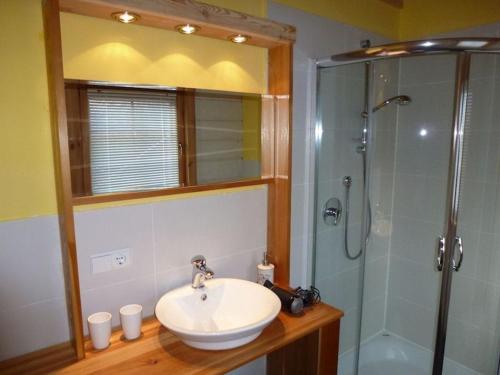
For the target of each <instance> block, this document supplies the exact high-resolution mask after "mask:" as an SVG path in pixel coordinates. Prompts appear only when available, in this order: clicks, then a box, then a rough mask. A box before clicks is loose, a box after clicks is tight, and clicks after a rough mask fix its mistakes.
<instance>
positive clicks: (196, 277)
mask: <svg viewBox="0 0 500 375" xmlns="http://www.w3.org/2000/svg"><path fill="white" fill-rule="evenodd" d="M191 264H192V265H193V279H192V282H191V286H192V287H193V288H194V289H199V288H203V287H204V286H205V280H210V279H211V278H212V277H214V271H212V270H211V269H210V268H208V267H207V260H206V259H205V257H204V256H203V255H195V256H194V257H193V259H191Z"/></svg>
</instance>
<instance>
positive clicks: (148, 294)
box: [0, 186, 267, 373]
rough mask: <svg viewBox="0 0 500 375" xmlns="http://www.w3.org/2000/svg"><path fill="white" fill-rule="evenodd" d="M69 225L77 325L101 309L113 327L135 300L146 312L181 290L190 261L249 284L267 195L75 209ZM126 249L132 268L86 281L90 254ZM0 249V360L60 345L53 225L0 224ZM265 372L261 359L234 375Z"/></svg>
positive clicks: (261, 245) (63, 319) (60, 296)
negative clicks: (198, 257) (78, 302)
mask: <svg viewBox="0 0 500 375" xmlns="http://www.w3.org/2000/svg"><path fill="white" fill-rule="evenodd" d="M75 221H76V232H77V246H78V263H79V272H80V287H81V297H82V305H83V315H84V318H86V317H87V316H88V315H90V314H91V313H94V312H97V311H109V312H111V313H112V314H113V324H115V325H118V324H119V318H118V315H119V314H118V310H119V308H120V307H121V306H123V305H125V304H128V303H140V304H142V305H143V306H144V309H145V315H152V314H153V309H154V306H155V304H156V301H157V300H158V299H159V297H160V296H161V295H162V294H164V293H165V292H167V291H168V290H170V289H172V288H175V287H178V286H180V285H182V284H186V283H188V282H189V281H190V277H191V269H192V266H191V264H190V259H191V257H192V256H193V255H195V254H203V255H205V256H206V257H207V261H208V264H209V266H210V267H211V268H212V269H213V270H214V271H215V273H216V277H237V278H244V279H248V280H255V279H256V265H257V264H258V263H259V262H260V260H261V259H262V252H263V251H264V249H265V246H266V230H267V188H266V187H262V186H260V187H255V188H249V189H246V190H239V191H226V192H217V193H211V194H208V195H203V196H195V197H189V198H181V199H172V200H166V201H161V202H155V203H148V204H141V205H129V206H123V207H116V208H105V209H98V210H91V211H85V212H78V213H76V215H75ZM124 248H128V249H130V256H131V258H132V262H131V264H130V266H128V267H125V268H123V269H119V270H114V271H110V272H105V273H99V274H92V272H91V263H90V256H92V255H95V254H99V253H103V252H109V251H112V250H119V249H124ZM0 249H1V251H2V252H1V254H0V256H1V261H0V282H1V284H2V288H1V289H0V293H1V294H0V300H1V301H2V307H1V308H0V331H1V332H2V336H1V338H0V360H3V359H6V358H10V357H13V356H16V355H20V354H23V353H26V352H30V351H33V350H36V349H40V348H43V347H46V346H49V345H53V344H57V343H60V342H64V341H67V340H68V339H69V329H68V318H67V315H66V314H67V312H66V302H65V296H64V281H63V273H62V261H61V251H60V245H59V229H58V223H57V218H56V217H54V216H50V217H40V218H34V219H26V220H20V221H13V222H5V223H0ZM19 270H23V272H22V273H20V271H19ZM85 331H87V327H86V326H85ZM264 368H265V360H263V359H262V360H260V361H257V362H255V363H253V364H250V365H248V367H246V368H244V369H241V370H238V371H237V372H236V373H240V371H243V373H244V371H253V373H263V371H262V369H264Z"/></svg>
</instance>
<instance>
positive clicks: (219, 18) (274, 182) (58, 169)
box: [42, 0, 295, 359]
mask: <svg viewBox="0 0 500 375" xmlns="http://www.w3.org/2000/svg"><path fill="white" fill-rule="evenodd" d="M42 3H43V18H44V35H45V49H46V59H47V72H48V86H49V100H50V112H51V123H52V139H53V141H52V147H53V152H54V164H55V177H56V189H57V202H58V215H59V224H60V236H61V249H62V253H63V262H64V272H65V282H66V291H67V301H68V304H69V308H68V313H69V317H70V326H71V332H72V338H71V341H72V345H73V348H74V351H75V353H76V357H77V358H78V359H83V358H84V357H85V350H84V335H83V318H82V310H81V300H80V285H79V278H78V262H77V249H76V239H75V224H74V213H73V211H74V210H73V209H74V206H75V205H78V204H87V203H100V202H105V201H109V200H110V199H106V196H100V197H99V196H96V197H95V198H97V199H96V200H93V201H92V202H82V201H81V200H80V201H78V200H76V201H75V199H74V198H73V196H72V191H71V170H70V161H69V146H68V129H67V116H66V99H65V92H64V73H63V56H62V42H61V25H60V14H59V13H60V12H61V11H64V12H70V13H76V14H81V15H86V16H93V17H98V18H105V19H110V14H111V13H113V12H118V11H123V10H124V9H127V10H128V11H130V12H134V13H138V14H140V15H141V19H140V20H139V22H137V24H138V25H144V26H150V27H157V28H162V29H166V30H170V31H173V30H175V26H176V25H178V24H182V23H194V24H197V25H200V26H201V30H200V32H199V33H198V35H202V36H206V37H211V38H215V39H222V40H226V41H227V37H228V35H231V34H245V35H249V36H251V39H250V40H249V43H248V44H251V45H254V46H258V47H263V48H267V49H268V64H269V65H268V90H267V91H268V92H267V95H265V96H264V97H265V98H266V99H267V100H264V101H263V105H262V123H261V127H262V130H261V132H262V166H261V176H262V178H260V179H253V180H246V181H238V182H229V183H223V184H213V185H205V186H189V187H181V188H174V189H163V190H157V191H152V192H138V193H133V196H132V193H130V194H126V195H122V196H120V197H119V198H120V199H127V200H129V199H137V198H144V197H153V196H162V195H167V194H168V195H170V194H182V193H188V192H194V191H206V190H215V189H224V188H231V187H237V186H249V185H262V184H267V186H268V229H267V249H268V252H269V254H270V258H271V260H272V262H273V263H274V264H275V265H276V275H275V279H276V282H277V283H279V284H281V285H284V286H288V284H289V271H290V217H291V215H290V214H291V101H292V53H293V52H292V51H293V43H294V41H295V28H294V27H293V26H290V25H286V24H281V23H278V22H274V21H271V20H268V19H265V18H260V17H254V16H251V15H247V14H244V13H240V12H235V11H232V10H229V9H224V8H220V7H217V6H213V5H208V4H204V3H200V2H197V1H193V0H184V1H178V0H177V1H176V0H155V1H152V0H151V1H148V0H43V1H42ZM228 43H230V42H229V41H228ZM120 194H121V193H120ZM114 198H116V196H115V197H114ZM112 200H116V199H112Z"/></svg>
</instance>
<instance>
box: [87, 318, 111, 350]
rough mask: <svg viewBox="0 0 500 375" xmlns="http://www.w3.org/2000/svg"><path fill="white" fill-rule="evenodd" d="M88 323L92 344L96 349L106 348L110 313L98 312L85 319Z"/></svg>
mask: <svg viewBox="0 0 500 375" xmlns="http://www.w3.org/2000/svg"><path fill="white" fill-rule="evenodd" d="M87 322H88V325H89V332H90V338H91V339H92V346H93V347H94V348H95V349H97V350H101V349H106V348H107V347H108V346H109V339H110V337H111V314H110V313H109V312H98V313H95V314H92V315H90V316H89V317H88V319H87Z"/></svg>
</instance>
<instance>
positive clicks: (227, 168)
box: [65, 80, 261, 197]
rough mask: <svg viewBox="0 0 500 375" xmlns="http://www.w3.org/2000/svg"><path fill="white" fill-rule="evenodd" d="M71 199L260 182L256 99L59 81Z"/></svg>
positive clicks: (176, 89) (194, 90)
mask: <svg viewBox="0 0 500 375" xmlns="http://www.w3.org/2000/svg"><path fill="white" fill-rule="evenodd" d="M65 93H66V107H67V116H68V121H67V123H68V142H69V150H70V164H71V184H72V188H73V196H74V197H83V196H92V195H100V194H109V193H118V192H134V191H148V190H157V189H165V188H177V187H182V186H195V185H207V184H214V183H224V182H232V181H241V180H245V179H254V178H260V176H261V124H260V122H261V96H260V95H258V94H242V93H234V92H221V91H210V90H198V89H187V88H166V87H160V86H149V85H148V86H142V85H126V84H112V83H109V82H88V81H77V80H66V81H65Z"/></svg>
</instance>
